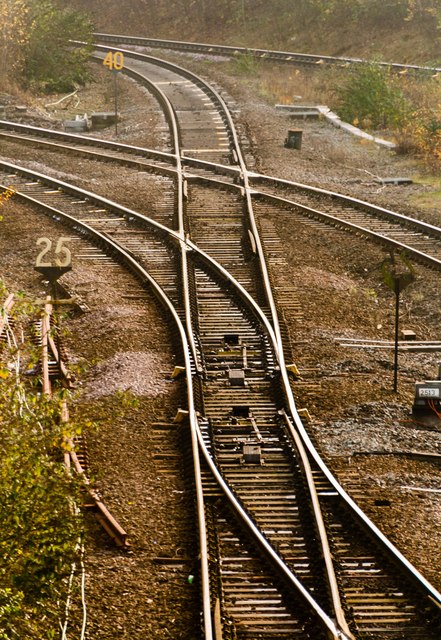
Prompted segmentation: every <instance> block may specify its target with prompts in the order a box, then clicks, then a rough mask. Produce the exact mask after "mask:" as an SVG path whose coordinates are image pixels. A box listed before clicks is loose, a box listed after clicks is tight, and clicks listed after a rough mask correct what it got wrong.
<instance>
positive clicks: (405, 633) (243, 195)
mask: <svg viewBox="0 0 441 640" xmlns="http://www.w3.org/2000/svg"><path fill="white" fill-rule="evenodd" d="M157 82H159V81H157ZM172 84H176V81H173V83H172ZM180 99H181V97H180ZM174 130H175V132H177V131H178V128H177V126H176V127H175V128H174ZM179 138H180V136H179V135H178V136H177V137H176V135H175V137H174V141H175V142H174V145H173V146H174V151H175V155H174V159H173V162H174V164H175V169H174V171H175V174H176V184H177V197H176V200H175V203H174V204H175V207H176V209H175V212H174V215H173V216H172V220H173V224H172V225H171V226H172V228H167V227H166V226H165V225H163V224H160V223H159V222H157V221H152V220H149V219H147V218H145V217H144V216H140V215H139V214H137V213H136V212H134V211H131V210H128V209H126V208H123V207H118V206H117V205H115V204H114V203H110V202H109V201H106V200H104V199H102V198H98V197H97V196H95V195H94V194H91V193H86V192H84V191H81V190H76V189H75V188H73V187H72V186H70V185H66V184H62V183H60V182H59V181H56V180H53V179H52V180H51V179H49V178H47V177H45V176H41V175H40V176H38V175H35V174H33V173H32V172H28V171H26V170H23V169H20V168H19V167H14V166H11V165H7V164H6V163H3V164H2V165H1V169H2V180H1V182H2V184H3V185H4V186H9V184H11V183H12V184H14V187H15V189H16V190H17V194H18V195H19V196H20V197H23V198H25V197H26V198H27V199H28V200H29V201H32V202H34V203H39V205H40V206H45V207H46V209H47V211H48V212H49V215H52V216H54V217H56V218H57V219H58V218H60V219H61V218H63V219H66V220H68V222H69V224H71V225H72V226H73V228H74V230H75V231H74V233H79V234H81V235H83V234H87V235H88V237H90V238H91V239H93V240H94V241H95V242H96V243H98V245H99V247H100V251H103V252H105V253H110V254H111V255H113V256H115V255H117V256H118V259H120V260H124V262H125V264H126V265H127V266H128V267H129V268H130V270H131V271H132V272H134V273H136V274H137V275H138V277H140V278H142V281H143V282H148V283H149V285H150V286H153V287H154V289H155V291H156V292H157V295H158V296H159V297H160V299H161V300H162V302H163V303H164V304H165V305H166V306H167V309H168V313H169V314H171V315H170V317H171V318H172V319H173V322H174V323H175V325H176V327H177V331H178V333H179V335H180V338H181V342H182V346H183V351H182V353H183V362H184V365H185V371H186V376H187V384H188V387H187V389H188V397H187V407H186V409H185V410H183V411H182V412H181V413H180V414H179V415H178V416H177V419H184V420H185V419H187V418H188V420H189V424H190V433H191V439H192V442H193V456H194V466H195V471H196V474H195V475H196V488H197V496H198V498H197V500H198V506H199V534H200V544H201V585H202V600H203V607H202V608H203V632H202V633H203V637H204V638H206V639H209V640H211V639H212V638H216V640H217V639H218V638H224V639H228V638H232V639H235V638H255V639H257V638H268V639H270V638H274V639H275V638H282V637H296V636H298V637H300V638H305V639H306V638H327V637H332V638H335V639H337V638H341V639H344V638H351V637H354V638H361V639H363V638H378V639H380V638H385V639H386V640H393V639H397V638H414V639H415V640H417V639H419V638H425V639H426V640H427V639H430V638H432V637H433V638H436V637H437V633H438V631H439V626H438V625H439V619H438V615H439V611H438V608H439V606H440V605H441V596H440V594H438V592H436V590H434V589H433V588H432V587H431V586H430V585H429V584H428V583H427V582H426V581H425V580H424V578H422V576H420V575H419V574H418V573H417V572H415V570H414V569H413V568H412V567H411V565H410V564H409V563H408V562H407V561H406V560H405V559H404V558H403V557H402V556H401V554H399V552H398V551H397V550H396V549H395V548H394V547H392V545H390V544H389V543H388V542H387V540H385V539H384V537H383V536H382V535H381V534H380V532H379V531H378V530H377V529H376V528H375V527H374V526H373V525H372V524H371V523H370V522H369V521H368V520H367V518H365V517H364V516H363V514H362V513H361V512H360V510H359V509H358V508H357V507H356V505H355V504H354V503H353V501H352V500H351V499H350V498H349V497H348V496H347V495H346V494H345V492H344V491H343V490H342V489H341V487H340V486H339V485H338V483H337V482H336V481H335V479H334V478H333V477H332V475H331V473H330V472H329V470H328V469H327V468H326V466H325V465H324V463H323V462H322V461H321V459H320V457H319V456H318V454H317V452H316V450H315V449H314V447H313V445H312V443H311V441H310V439H309V436H308V434H307V432H306V430H305V428H304V427H303V424H302V422H301V420H300V418H299V415H298V412H297V409H296V407H295V404H294V399H293V396H292V392H291V384H290V381H289V379H288V375H287V370H286V364H285V356H284V353H283V350H282V338H281V334H280V331H279V326H278V319H277V318H278V314H277V309H276V307H275V304H274V300H273V298H272V293H271V291H270V290H269V278H268V274H267V273H266V266H265V264H264V262H263V261H262V258H263V253H262V247H261V245H260V239H259V235H258V233H257V228H256V223H255V221H254V217H253V206H254V201H253V196H254V195H255V194H254V193H253V190H252V189H250V186H249V180H250V178H252V176H250V175H249V173H248V172H247V171H246V168H245V166H244V164H243V160H242V161H241V159H240V157H238V158H237V161H238V162H236V164H238V167H237V169H238V171H237V173H238V174H239V176H240V177H241V180H242V183H241V184H239V185H232V184H231V182H232V181H231V168H229V172H228V180H226V181H224V184H221V185H219V184H218V185H217V192H216V202H213V196H212V190H210V189H208V187H207V177H206V175H205V172H206V170H207V168H208V167H207V165H206V164H205V165H204V176H203V177H201V176H187V175H186V173H185V171H184V170H183V169H182V164H181V159H182V154H181V153H180V152H179V149H180V147H179V144H180V140H179ZM208 148H209V147H207V148H206V150H207V149H208ZM210 153H211V151H210ZM223 153H224V150H221V155H222V154H223ZM228 156H229V157H231V153H230V151H229V152H228ZM233 160H236V159H235V158H233ZM211 169H212V167H211ZM215 170H217V171H219V167H218V166H217V167H215ZM236 177H237V175H236ZM217 182H219V181H217ZM185 183H187V184H185ZM228 183H229V184H228ZM66 212H67V213H68V217H67V216H66V215H65V214H66ZM135 222H136V224H134V223H135ZM213 230H214V231H215V232H216V234H217V235H216V238H215V240H214V241H213ZM219 232H221V236H222V242H219V240H218V235H219ZM257 257H258V258H259V260H257ZM200 458H202V459H203V463H202V470H201V471H199V459H200ZM258 549H261V550H263V556H262V555H261V553H259V552H258ZM415 593H417V594H418V595H417V596H415Z"/></svg>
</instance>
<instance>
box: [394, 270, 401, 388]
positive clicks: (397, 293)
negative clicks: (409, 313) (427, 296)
mask: <svg viewBox="0 0 441 640" xmlns="http://www.w3.org/2000/svg"><path fill="white" fill-rule="evenodd" d="M399 307H400V283H399V280H398V279H396V280H395V354H394V393H397V390H398V322H399Z"/></svg>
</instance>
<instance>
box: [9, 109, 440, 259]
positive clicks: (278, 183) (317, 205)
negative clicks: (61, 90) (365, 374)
mask: <svg viewBox="0 0 441 640" xmlns="http://www.w3.org/2000/svg"><path fill="white" fill-rule="evenodd" d="M0 137H2V138H3V139H4V140H9V141H11V142H15V141H17V142H20V143H22V144H30V145H34V146H40V147H41V148H47V149H53V150H60V151H66V152H71V153H77V154H79V155H82V156H84V157H88V158H93V159H98V160H103V161H114V162H118V163H121V164H123V165H125V166H128V167H131V168H133V169H135V170H138V171H139V170H142V171H148V172H153V173H158V174H160V175H165V176H168V177H170V178H171V179H174V178H176V176H177V170H176V166H175V162H174V159H175V157H174V155H173V154H170V153H166V152H162V151H157V150H152V149H145V148H141V147H136V146H131V145H125V144H121V143H115V142H109V141H104V140H99V139H97V138H91V137H89V136H80V135H76V134H65V133H62V132H58V131H53V130H49V129H41V128H37V127H31V126H27V125H22V124H17V123H13V122H6V121H0ZM182 165H183V171H184V179H185V180H186V182H187V184H190V183H192V184H196V183H197V182H199V183H202V182H205V183H206V184H207V185H213V186H216V185H219V184H220V183H223V184H224V185H225V189H229V190H230V191H237V192H240V190H241V188H242V186H241V184H240V183H241V170H240V168H239V167H237V166H228V165H220V164H218V163H212V162H208V161H202V160H198V159H195V158H182ZM248 179H249V184H250V187H251V194H250V195H251V198H252V200H253V205H254V209H255V211H256V214H257V216H258V217H259V214H261V213H264V212H267V211H274V212H275V215H276V216H277V211H278V210H280V209H284V210H289V211H290V212H291V214H292V215H297V216H298V217H299V219H300V220H302V219H303V220H304V219H305V218H309V219H314V220H317V221H318V222H320V223H324V224H327V225H329V226H332V227H336V228H339V229H343V230H345V231H347V232H349V233H354V234H356V235H359V236H364V237H366V238H368V239H369V240H371V241H373V242H375V243H377V244H380V245H382V246H383V247H384V248H385V249H386V250H388V251H397V252H405V253H406V254H407V255H408V256H409V257H412V259H414V260H415V261H416V262H418V263H420V264H424V265H426V266H428V267H430V268H432V269H436V270H439V269H440V268H441V229H440V228H439V227H436V226H435V225H431V224H428V223H425V222H424V221H422V220H417V219H415V218H411V217H409V216H406V215H403V214H400V213H398V212H395V211H391V210H389V209H385V208H384V207H379V206H376V205H372V204H370V203H369V202H366V201H362V200H360V199H357V198H353V197H350V196H346V195H343V194H341V193H337V192H332V191H329V190H326V189H320V188H318V187H312V186H310V185H305V184H300V183H295V182H291V181H288V180H282V179H279V178H276V177H272V176H266V175H263V174H258V173H255V172H249V173H248ZM214 244H216V242H215V243H214Z"/></svg>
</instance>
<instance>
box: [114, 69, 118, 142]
mask: <svg viewBox="0 0 441 640" xmlns="http://www.w3.org/2000/svg"><path fill="white" fill-rule="evenodd" d="M117 75H118V71H117V70H116V69H113V86H114V93H115V136H116V137H118V83H117V80H116V77H117Z"/></svg>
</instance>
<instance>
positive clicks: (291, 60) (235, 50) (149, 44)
mask: <svg viewBox="0 0 441 640" xmlns="http://www.w3.org/2000/svg"><path fill="white" fill-rule="evenodd" d="M94 37H95V39H96V41H97V42H100V43H112V44H114V43H118V44H123V45H134V46H138V47H146V48H149V49H168V50H176V51H191V52H195V53H203V54H206V55H217V56H219V55H221V56H227V57H236V56H239V55H251V56H253V57H256V58H260V59H262V60H270V61H272V62H285V63H288V64H306V65H323V64H330V65H337V66H342V67H347V66H348V65H352V64H365V63H366V60H363V59H362V58H343V57H336V56H320V55H313V54H310V53H296V52H289V51H274V50H271V49H255V48H251V47H250V48H249V47H234V46H228V45H217V44H204V43H199V42H181V41H178V40H160V39H157V38H143V37H138V36H126V35H118V34H109V33H95V34H94ZM379 64H381V65H382V66H385V67H389V68H391V69H392V70H395V71H398V72H408V71H414V72H417V73H438V72H439V71H441V69H440V68H439V67H428V66H421V65H414V64H398V63H395V62H380V63H379Z"/></svg>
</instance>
